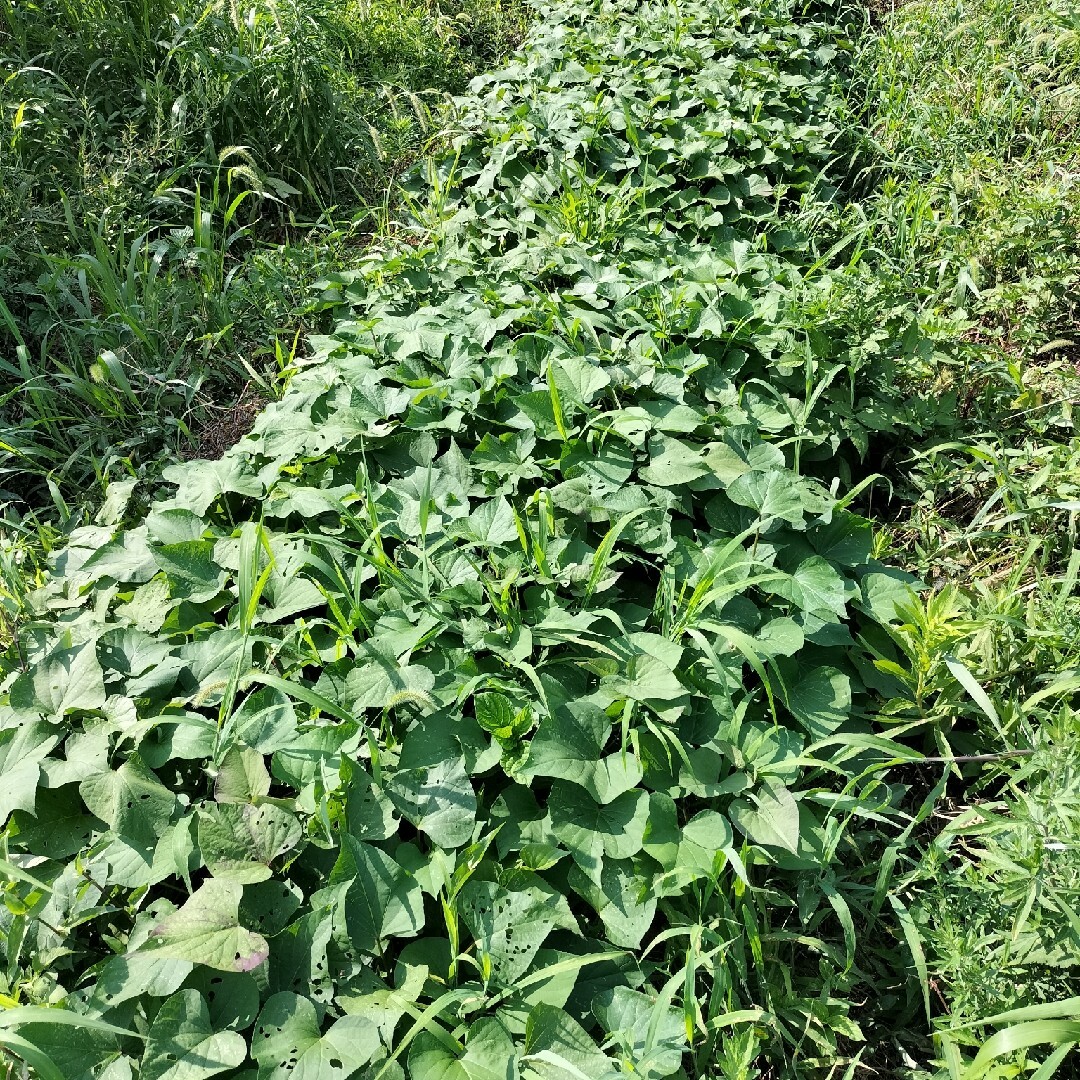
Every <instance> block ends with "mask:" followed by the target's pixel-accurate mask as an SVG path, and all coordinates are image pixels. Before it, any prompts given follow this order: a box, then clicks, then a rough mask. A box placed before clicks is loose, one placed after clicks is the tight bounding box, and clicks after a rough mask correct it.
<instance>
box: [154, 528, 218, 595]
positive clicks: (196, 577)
mask: <svg viewBox="0 0 1080 1080" xmlns="http://www.w3.org/2000/svg"><path fill="white" fill-rule="evenodd" d="M154 558H155V560H156V561H157V564H158V566H159V567H161V569H162V570H163V571H164V572H165V575H166V576H167V577H168V579H169V593H170V595H171V596H172V597H173V599H176V600H190V601H191V602H192V603H193V604H201V603H203V602H204V601H206V600H210V599H212V598H213V597H214V596H216V595H217V594H218V593H219V592H220V591H221V587H222V585H223V584H224V583H225V572H224V570H223V568H222V567H221V566H220V565H218V563H217V562H215V560H214V542H213V541H212V540H183V541H180V542H179V543H176V544H165V545H164V546H163V547H159V548H154Z"/></svg>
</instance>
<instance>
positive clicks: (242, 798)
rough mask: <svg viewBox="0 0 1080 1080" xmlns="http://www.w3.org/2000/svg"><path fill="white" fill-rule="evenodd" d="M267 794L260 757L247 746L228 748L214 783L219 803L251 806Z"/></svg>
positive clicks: (266, 782)
mask: <svg viewBox="0 0 1080 1080" xmlns="http://www.w3.org/2000/svg"><path fill="white" fill-rule="evenodd" d="M269 791H270V774H269V773H268V772H267V771H266V762H265V760H264V759H263V756H262V754H260V753H258V752H256V751H255V750H252V749H251V748H250V747H247V746H231V747H229V749H228V751H227V752H226V754H225V756H224V757H223V758H222V759H221V764H220V765H219V766H218V773H217V777H216V778H215V780H214V798H215V799H216V800H217V801H218V802H219V803H253V802H256V801H257V800H258V799H259V798H260V797H261V796H263V795H266V794H268V793H269Z"/></svg>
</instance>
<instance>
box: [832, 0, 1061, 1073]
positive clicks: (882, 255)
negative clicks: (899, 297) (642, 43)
mask: <svg viewBox="0 0 1080 1080" xmlns="http://www.w3.org/2000/svg"><path fill="white" fill-rule="evenodd" d="M1078 76H1080V15H1078V13H1077V9H1076V7H1075V5H1073V4H1071V3H1067V2H1065V0H1049V2H1044V0H1040V2H1037V3H1036V2H1033V0H920V2H916V3H912V4H908V5H902V6H899V7H898V9H897V10H896V11H895V12H894V13H892V14H891V15H887V16H886V17H885V18H884V20H883V22H882V24H881V27H880V32H878V33H875V34H869V35H866V36H865V37H864V38H863V39H862V45H861V47H860V51H859V53H858V56H857V59H856V65H855V79H854V82H853V86H852V90H851V101H852V105H853V109H854V111H855V114H856V116H857V119H858V123H857V125H856V128H855V130H854V132H853V134H854V136H855V138H854V142H855V143H856V144H857V145H858V148H859V149H858V153H857V154H856V161H857V165H856V170H855V172H854V174H853V176H852V177H851V180H852V181H853V183H854V187H853V189H852V191H853V193H854V194H855V195H856V196H857V200H856V201H853V202H852V203H851V204H849V206H848V207H847V209H846V211H845V212H844V214H843V215H842V220H843V223H842V225H839V226H838V231H840V230H843V229H846V230H849V231H850V233H851V234H852V235H857V237H858V242H857V245H856V246H857V249H858V251H859V256H858V257H859V258H861V259H862V260H863V262H864V264H865V265H867V266H872V267H873V274H872V275H871V276H873V279H874V284H875V288H877V289H878V290H883V291H884V293H885V294H886V295H887V294H888V293H889V292H890V291H892V292H894V293H897V294H905V295H907V296H909V297H915V298H916V299H917V301H918V309H919V314H918V332H919V334H920V336H922V338H923V342H924V343H923V347H922V348H921V349H920V350H917V351H916V352H915V353H913V354H912V356H911V358H910V360H909V362H908V364H907V365H906V367H905V368H903V369H902V370H901V372H900V374H901V377H902V378H905V379H906V380H908V383H909V385H910V386H912V387H913V388H917V389H919V390H921V392H922V393H924V394H929V395H932V396H934V397H935V398H936V399H937V400H939V401H941V402H943V403H945V404H946V406H947V408H946V409H945V410H943V412H942V414H941V416H942V417H948V422H947V423H946V424H944V425H939V426H937V427H934V428H932V430H931V431H930V438H929V439H928V441H927V442H926V443H925V444H924V445H922V446H920V447H917V448H915V452H914V453H913V452H912V450H911V449H910V448H898V449H897V450H896V451H894V452H893V456H892V460H891V462H890V467H891V473H892V475H893V477H894V478H895V479H896V480H897V482H898V488H897V490H898V493H899V494H900V495H902V496H903V499H904V501H905V502H906V503H907V507H906V508H905V509H904V510H903V511H902V512H901V513H900V516H899V520H897V521H896V522H895V523H894V524H893V525H892V526H891V528H890V529H889V530H888V533H887V536H886V544H887V550H888V554H889V555H890V556H891V557H892V558H894V559H899V560H901V561H904V562H906V563H907V564H908V565H910V566H911V568H912V569H914V570H916V571H917V572H918V573H920V575H921V576H922V577H923V578H924V579H925V580H927V581H928V582H930V583H931V585H932V586H933V592H932V593H931V595H930V596H929V597H927V598H926V600H925V603H924V607H923V608H922V611H921V614H920V613H919V612H913V613H912V615H913V617H912V619H911V620H910V623H909V626H908V628H907V629H906V633H907V634H908V635H909V636H908V639H907V644H908V647H909V648H910V649H912V650H913V651H914V653H917V654H918V655H921V656H925V657H926V658H927V665H926V667H925V674H924V680H923V683H922V685H921V686H920V694H921V696H922V708H923V709H925V710H926V711H928V712H936V713H937V715H940V716H942V717H946V718H947V724H948V727H949V729H950V732H951V734H950V739H951V742H952V745H953V746H956V747H959V748H961V749H962V750H963V752H964V753H965V754H966V755H968V756H969V757H971V758H974V760H972V761H969V762H967V763H964V764H957V765H955V766H953V767H952V768H951V769H948V770H945V771H944V773H943V776H942V778H941V785H942V787H941V792H942V793H943V794H944V800H943V801H942V803H941V804H940V805H939V810H938V813H937V815H936V819H937V824H936V826H935V828H933V829H931V830H929V831H928V832H927V834H926V835H925V836H924V837H923V842H922V844H921V846H920V847H919V848H916V849H914V850H912V851H911V852H909V853H906V854H905V855H904V859H905V860H906V861H907V867H908V876H907V878H906V880H905V884H904V886H903V888H904V890H905V895H906V897H907V901H908V902H909V903H910V904H911V908H912V912H913V914H914V918H915V925H916V926H917V928H918V931H919V933H920V935H921V937H922V941H923V946H924V948H925V950H926V954H927V964H928V979H929V982H928V987H927V990H928V1001H929V1002H930V1003H931V1005H932V1007H933V1009H934V1011H935V1012H936V1013H937V1016H938V1019H937V1025H938V1029H939V1044H938V1049H939V1053H940V1061H939V1066H940V1074H939V1075H941V1076H949V1077H951V1078H953V1080H958V1078H960V1077H969V1078H970V1077H981V1076H986V1075H1021V1074H1023V1073H1024V1072H1025V1071H1026V1070H1030V1071H1034V1070H1036V1069H1037V1070H1038V1072H1037V1075H1039V1076H1040V1077H1043V1076H1050V1075H1051V1074H1052V1073H1053V1072H1054V1070H1055V1069H1057V1070H1059V1073H1058V1074H1059V1075H1065V1073H1064V1071H1062V1070H1064V1069H1065V1065H1064V1064H1063V1063H1065V1062H1066V1061H1068V1060H1070V1059H1069V1058H1068V1055H1069V1053H1070V1047H1071V1046H1072V1045H1073V1043H1074V1042H1075V1041H1076V1038H1077V1031H1078V1030H1080V1029H1077V1028H1076V1025H1075V1024H1074V1023H1073V1021H1074V1020H1075V1019H1076V1017H1077V1015H1078V1011H1077V1000H1076V999H1077V997H1078V995H1080V969H1078V967H1077V964H1076V957H1077V956H1080V919H1078V918H1077V908H1076V891H1077V888H1078V886H1080V856H1078V852H1080V829H1078V825H1077V820H1078V819H1077V817H1076V810H1075V808H1076V806H1077V805H1078V802H1077V800H1078V798H1080V779H1078V772H1077V767H1076V763H1077V760H1078V755H1080V714H1078V713H1077V712H1076V711H1075V709H1074V708H1073V703H1074V701H1075V694H1076V691H1077V689H1078V687H1080V680H1078V679H1077V671H1080V599H1078V597H1077V578H1078V570H1080V561H1078V559H1077V557H1076V554H1075V540H1076V523H1077V522H1076V511H1077V508H1078V507H1080V502H1078V500H1077V495H1078V494H1080V491H1078V485H1080V471H1078V461H1077V451H1076V442H1075V428H1074V420H1073V409H1072V402H1073V401H1074V400H1075V395H1076V392H1077V388H1078V379H1077V361H1078V359H1080V305H1078V303H1077V283H1078V281H1080V260H1078V258H1077V251H1078V250H1080V179H1078V175H1080V174H1078V165H1080V138H1078V136H1077V131H1078V130H1080V129H1078V128H1077V121H1078V120H1080V93H1078V92H1077V85H1078ZM916 616H918V617H916ZM935 648H936V651H935ZM914 653H913V654H914ZM1048 1003H1050V1004H1048ZM1036 1004H1039V1005H1041V1006H1043V1008H1042V1011H1041V1012H1039V1013H1038V1015H1036V1014H1035V1012H1033V1011H1032V1010H1031V1009H1030V1008H1029V1007H1030V1006H1034V1005H1036ZM1017 1010H1019V1011H1017ZM1035 1025H1041V1026H1037V1027H1036V1026H1035ZM980 1047H982V1049H981V1050H980V1049H979V1048H980ZM1040 1063H1041V1064H1040ZM996 1069H998V1070H1004V1071H1002V1072H995V1071H994V1070H996Z"/></svg>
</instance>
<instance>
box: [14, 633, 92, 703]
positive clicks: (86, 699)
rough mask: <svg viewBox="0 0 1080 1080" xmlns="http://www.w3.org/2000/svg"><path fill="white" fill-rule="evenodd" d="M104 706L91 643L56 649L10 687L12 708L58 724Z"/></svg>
mask: <svg viewBox="0 0 1080 1080" xmlns="http://www.w3.org/2000/svg"><path fill="white" fill-rule="evenodd" d="M104 704H105V680H104V676H103V674H102V671H101V664H99V663H98V658H97V650H96V648H95V646H94V643H93V642H87V643H86V644H84V645H76V646H74V647H73V648H69V649H64V648H61V649H56V650H54V651H53V652H52V653H50V654H49V655H48V656H47V657H45V659H43V660H39V661H38V662H37V663H35V664H34V667H33V669H32V670H31V671H29V672H27V673H26V674H24V675H20V676H19V677H18V678H17V679H16V680H15V682H14V684H13V685H12V687H11V705H12V708H15V709H19V710H20V711H23V712H30V713H39V714H41V715H43V716H45V717H47V718H48V719H49V720H53V721H60V720H62V719H63V718H64V717H65V716H67V715H68V714H69V713H73V712H95V711H96V710H98V709H100V708H102V706H104Z"/></svg>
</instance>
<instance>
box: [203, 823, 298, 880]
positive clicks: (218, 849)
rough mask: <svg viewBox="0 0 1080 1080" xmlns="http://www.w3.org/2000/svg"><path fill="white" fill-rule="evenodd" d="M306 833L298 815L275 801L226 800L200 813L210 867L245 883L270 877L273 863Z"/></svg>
mask: <svg viewBox="0 0 1080 1080" xmlns="http://www.w3.org/2000/svg"><path fill="white" fill-rule="evenodd" d="M302 835H303V829H302V828H301V825H300V822H299V821H298V820H297V817H296V815H295V814H290V813H289V811H288V810H282V809H281V807H279V806H273V805H271V804H266V803H264V804H263V805H262V806H252V805H251V804H250V803H248V804H245V805H239V804H236V803H223V804H221V805H218V806H209V807H207V808H206V809H205V810H202V811H200V812H199V849H200V850H201V851H202V856H203V860H204V861H205V863H206V867H207V869H208V870H209V871H210V873H211V874H213V875H214V877H228V878H231V879H232V880H234V881H239V882H240V883H241V884H244V883H247V882H255V881H265V880H266V878H268V877H270V864H271V863H272V862H273V861H274V859H276V858H277V857H278V856H279V855H283V854H284V853H285V852H286V851H290V850H291V849H292V848H294V847H296V845H297V844H298V843H299V842H300V838H301V836H302Z"/></svg>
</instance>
